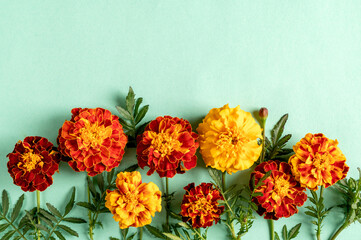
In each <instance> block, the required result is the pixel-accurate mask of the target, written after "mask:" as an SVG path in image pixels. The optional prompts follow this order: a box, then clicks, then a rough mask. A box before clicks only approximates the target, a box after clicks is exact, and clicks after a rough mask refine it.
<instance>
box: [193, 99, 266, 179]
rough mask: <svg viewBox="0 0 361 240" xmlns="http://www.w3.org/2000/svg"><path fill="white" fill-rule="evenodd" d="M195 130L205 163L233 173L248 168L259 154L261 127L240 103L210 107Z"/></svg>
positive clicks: (260, 149)
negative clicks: (232, 105) (235, 105)
mask: <svg viewBox="0 0 361 240" xmlns="http://www.w3.org/2000/svg"><path fill="white" fill-rule="evenodd" d="M197 131H198V134H199V145H200V152H201V154H202V157H203V160H204V162H205V163H206V165H207V166H211V167H212V168H215V169H218V170H221V171H222V172H224V171H227V172H228V173H229V174H232V173H234V172H237V171H240V170H244V169H248V168H250V167H251V166H252V165H253V163H254V162H255V161H257V159H258V157H259V156H260V154H261V151H262V146H261V145H260V144H259V140H261V139H262V129H261V127H260V126H259V125H258V124H257V123H256V121H255V120H254V118H253V117H252V115H251V114H250V113H249V112H245V111H243V110H241V109H240V107H239V106H237V107H235V108H230V107H229V106H228V104H227V105H224V106H223V107H221V108H213V109H212V110H210V111H209V113H208V114H207V116H206V117H205V118H204V119H203V122H202V123H201V124H199V126H198V129H197Z"/></svg>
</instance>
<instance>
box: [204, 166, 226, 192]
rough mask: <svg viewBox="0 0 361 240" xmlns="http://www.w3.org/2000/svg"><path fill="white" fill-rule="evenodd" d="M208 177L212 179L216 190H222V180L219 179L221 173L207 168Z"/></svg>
mask: <svg viewBox="0 0 361 240" xmlns="http://www.w3.org/2000/svg"><path fill="white" fill-rule="evenodd" d="M207 170H208V173H209V176H211V178H212V179H213V181H214V182H215V183H216V185H217V187H218V188H222V178H221V172H220V171H219V170H217V169H214V168H211V167H207Z"/></svg>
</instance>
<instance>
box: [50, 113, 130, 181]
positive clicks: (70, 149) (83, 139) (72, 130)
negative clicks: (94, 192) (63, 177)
mask: <svg viewBox="0 0 361 240" xmlns="http://www.w3.org/2000/svg"><path fill="white" fill-rule="evenodd" d="M71 113H72V114H73V116H72V118H71V120H70V121H65V122H64V124H63V126H62V127H61V128H60V129H59V136H58V139H57V140H58V145H59V147H58V149H59V151H60V152H61V153H62V154H63V155H65V156H67V157H70V158H71V160H70V161H69V165H70V167H72V168H73V169H74V170H75V171H77V172H80V171H87V172H88V175H89V176H95V175H97V174H99V173H102V172H103V171H108V172H109V171H110V170H112V169H113V168H114V167H117V166H118V165H119V163H120V161H121V160H122V157H123V154H124V148H125V145H126V143H127V136H126V135H125V134H124V132H123V127H122V125H121V124H120V123H119V118H118V117H117V116H115V115H112V114H111V112H110V111H108V110H106V109H103V108H95V109H89V108H83V109H82V108H74V109H73V110H72V111H71Z"/></svg>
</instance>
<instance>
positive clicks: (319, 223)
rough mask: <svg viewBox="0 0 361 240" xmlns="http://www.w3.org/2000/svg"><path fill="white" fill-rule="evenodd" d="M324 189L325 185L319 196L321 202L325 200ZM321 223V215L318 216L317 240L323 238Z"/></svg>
mask: <svg viewBox="0 0 361 240" xmlns="http://www.w3.org/2000/svg"><path fill="white" fill-rule="evenodd" d="M323 189H324V187H323V186H321V189H320V197H319V198H318V200H319V202H320V203H322V201H323ZM321 223H322V219H321V217H320V216H318V219H317V240H321Z"/></svg>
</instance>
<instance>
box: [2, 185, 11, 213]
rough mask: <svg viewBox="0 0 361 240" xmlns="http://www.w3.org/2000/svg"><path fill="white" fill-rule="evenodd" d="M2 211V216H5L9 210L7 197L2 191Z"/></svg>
mask: <svg viewBox="0 0 361 240" xmlns="http://www.w3.org/2000/svg"><path fill="white" fill-rule="evenodd" d="M1 206H2V209H3V215H4V216H6V214H7V213H8V210H9V196H8V193H7V191H6V190H3V193H2V204H1Z"/></svg>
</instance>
